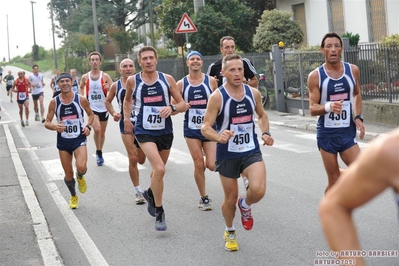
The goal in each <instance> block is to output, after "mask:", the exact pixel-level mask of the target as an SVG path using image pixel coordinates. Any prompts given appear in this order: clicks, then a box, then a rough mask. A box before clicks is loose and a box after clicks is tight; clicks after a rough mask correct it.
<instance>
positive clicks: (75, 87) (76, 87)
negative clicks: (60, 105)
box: [69, 68, 79, 94]
mask: <svg viewBox="0 0 399 266" xmlns="http://www.w3.org/2000/svg"><path fill="white" fill-rule="evenodd" d="M69 74H71V76H72V92H73V93H75V94H78V93H79V78H78V77H77V76H76V69H74V68H72V69H71V70H70V71H69Z"/></svg>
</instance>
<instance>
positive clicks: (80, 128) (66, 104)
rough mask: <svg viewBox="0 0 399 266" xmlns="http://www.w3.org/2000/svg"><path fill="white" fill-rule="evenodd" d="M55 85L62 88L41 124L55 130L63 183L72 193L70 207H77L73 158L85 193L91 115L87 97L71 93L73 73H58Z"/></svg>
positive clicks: (81, 188) (80, 187) (79, 181)
mask: <svg viewBox="0 0 399 266" xmlns="http://www.w3.org/2000/svg"><path fill="white" fill-rule="evenodd" d="M57 85H58V86H59V87H60V89H61V94H59V95H58V96H56V97H55V98H53V99H51V101H50V104H49V107H48V113H47V118H46V122H45V124H44V126H45V127H46V128H47V129H49V130H53V131H57V149H58V152H59V156H60V160H61V164H62V167H63V169H64V172H65V179H64V182H65V184H66V186H67V187H68V190H69V192H70V193H71V198H70V201H69V207H70V208H71V209H76V208H78V207H79V197H78V196H77V195H76V190H75V179H74V177H73V175H74V173H73V166H72V160H73V157H75V166H76V174H75V175H76V180H77V181H78V189H79V191H80V193H85V192H86V190H87V185H86V180H85V178H84V175H85V174H86V171H87V147H86V143H87V136H89V135H90V131H91V125H92V123H93V120H94V114H93V111H92V110H91V109H90V105H89V102H88V101H87V99H86V98H85V97H83V96H80V95H79V94H75V93H73V92H72V90H71V87H72V76H71V75H70V74H69V73H62V74H60V76H59V78H58V81H57ZM84 112H86V115H87V116H88V119H87V120H88V122H87V124H86V125H84ZM54 115H55V116H56V117H57V124H53V123H52V121H53V118H54Z"/></svg>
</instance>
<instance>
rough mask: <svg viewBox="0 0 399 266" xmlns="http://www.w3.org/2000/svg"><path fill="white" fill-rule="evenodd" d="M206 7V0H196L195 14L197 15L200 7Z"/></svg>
mask: <svg viewBox="0 0 399 266" xmlns="http://www.w3.org/2000/svg"><path fill="white" fill-rule="evenodd" d="M203 6H205V3H204V0H194V13H197V11H198V9H199V8H200V7H203Z"/></svg>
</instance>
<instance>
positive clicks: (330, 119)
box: [324, 101, 351, 128]
mask: <svg viewBox="0 0 399 266" xmlns="http://www.w3.org/2000/svg"><path fill="white" fill-rule="evenodd" d="M350 117H351V115H350V102H347V101H345V102H343V103H342V112H341V113H340V114H335V113H333V112H330V113H327V114H325V115H324V127H328V128H343V127H349V125H350Z"/></svg>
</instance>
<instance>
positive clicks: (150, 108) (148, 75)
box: [123, 46, 187, 231]
mask: <svg viewBox="0 0 399 266" xmlns="http://www.w3.org/2000/svg"><path fill="white" fill-rule="evenodd" d="M138 63H139V65H140V66H141V68H142V72H140V73H138V74H136V75H134V76H132V77H129V78H128V79H127V82H126V95H125V99H124V102H123V113H125V114H130V113H131V112H132V104H133V103H132V101H133V99H134V113H135V115H136V117H137V120H136V124H135V126H134V135H135V137H136V139H137V141H138V142H139V144H140V148H141V149H142V150H143V152H144V154H145V155H146V157H147V158H148V160H149V161H150V164H151V168H152V172H151V185H150V188H149V189H148V190H145V191H144V197H145V199H146V200H147V202H148V208H147V209H148V213H149V214H150V215H151V216H153V217H156V218H155V230H157V231H164V230H166V229H167V226H166V221H165V212H164V209H163V205H162V196H163V188H164V181H163V178H164V175H165V164H166V162H167V161H168V158H169V154H170V148H171V147H172V142H173V126H172V119H171V117H170V115H171V114H172V113H173V112H185V111H186V110H187V105H186V103H185V102H184V100H183V98H182V96H181V94H180V93H179V91H178V90H177V87H176V81H175V80H174V78H173V77H172V76H171V75H168V74H164V73H162V72H158V71H157V70H156V65H157V63H158V54H157V51H156V50H155V48H154V47H151V46H144V47H142V48H141V49H140V50H139V52H138ZM171 96H172V97H173V98H174V99H175V100H176V102H177V104H176V105H173V104H170V103H171ZM132 97H133V99H132ZM124 125H125V133H126V134H131V133H132V129H133V125H132V123H131V121H130V117H128V116H125V118H124Z"/></svg>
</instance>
